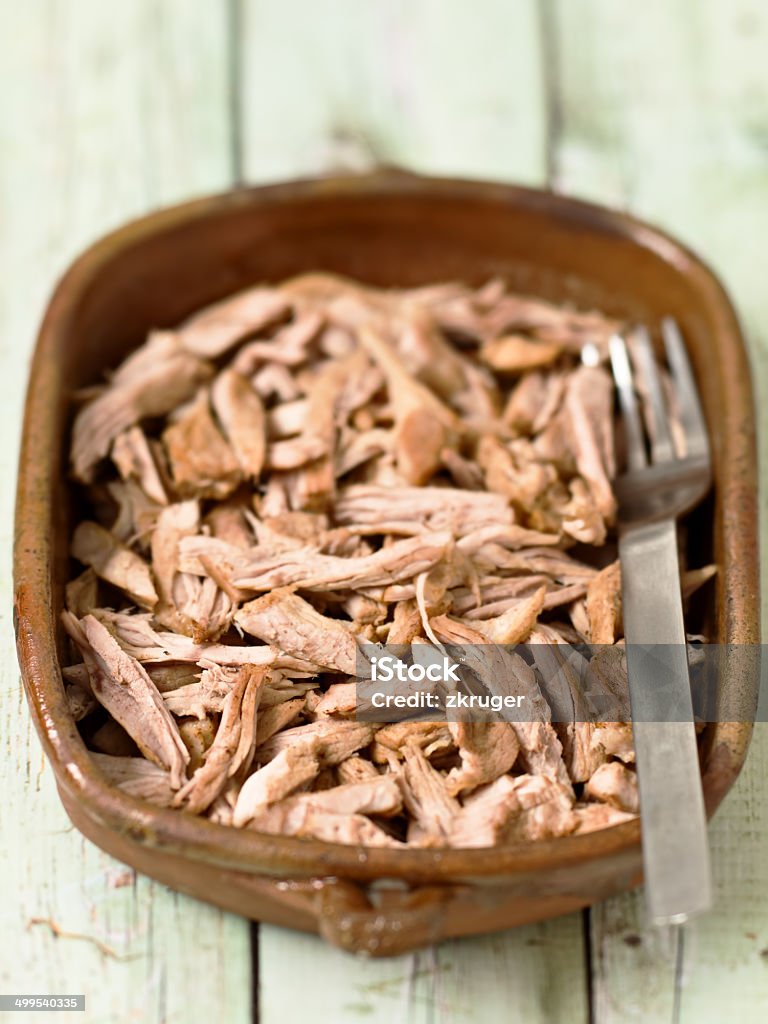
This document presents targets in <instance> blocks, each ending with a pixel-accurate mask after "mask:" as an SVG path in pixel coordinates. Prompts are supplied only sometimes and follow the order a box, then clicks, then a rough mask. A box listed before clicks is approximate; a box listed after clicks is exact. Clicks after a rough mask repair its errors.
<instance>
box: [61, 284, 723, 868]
mask: <svg viewBox="0 0 768 1024" xmlns="http://www.w3.org/2000/svg"><path fill="white" fill-rule="evenodd" d="M616 327H617V325H616V324H615V323H614V322H612V321H610V320H609V319H607V318H606V317H604V316H602V315H601V314H599V313H596V312H579V311H575V310H572V309H566V308H563V307H558V306H554V305H551V304H548V303H546V302H543V301H540V300H538V299H532V298H525V297H521V296H518V295H514V294H512V293H510V292H509V291H508V290H507V288H506V286H505V284H504V283H503V282H501V281H491V282H489V283H488V284H486V285H484V286H483V287H481V288H478V289H471V288H468V287H465V286H464V285H461V284H454V283H451V284H439V285H430V286H426V287H420V288H413V289H409V290H408V289H407V290H390V291H383V290H379V289H374V288H369V287H365V286H363V285H360V284H357V283H354V282H352V281H348V280H344V279H342V278H337V277H333V276H332V275H326V274H308V275H304V276H302V277H299V278H296V279H293V280H291V281H288V282H285V283H284V284H282V285H279V286H259V287H254V288H251V289H249V290H247V291H245V292H242V293H241V294H239V295H235V296H232V297H229V298H226V299H224V300H223V301H221V302H219V303H217V304H216V305H214V306H211V307H210V308H208V309H205V310H202V311H201V312H199V313H197V314H196V315H195V316H193V317H191V318H190V319H188V320H187V321H186V322H185V323H183V324H181V325H180V326H179V327H178V328H177V329H176V330H175V331H162V332H158V331H155V332H153V333H152V334H151V335H150V336H149V338H148V340H147V341H146V343H145V344H144V345H143V346H141V347H140V348H139V349H137V350H136V351H135V352H134V353H133V354H131V355H130V356H129V357H128V358H127V359H126V360H125V361H124V362H123V363H122V365H121V366H119V367H118V368H117V369H116V370H115V371H114V372H113V373H112V374H111V376H110V378H109V381H108V383H105V384H104V385H103V386H99V387H97V388H96V389H91V390H90V391H89V392H88V393H87V394H86V395H85V396H84V398H85V401H84V404H83V405H82V407H81V408H80V409H79V411H78V413H77V415H76V417H75V423H74V428H73V434H72V449H71V467H72V474H73V476H74V478H75V479H76V480H77V481H78V482H79V484H80V485H81V486H82V489H83V493H84V496H85V498H86V507H87V509H88V514H87V517H86V518H85V519H84V520H83V521H82V522H80V523H79V525H77V527H76V529H75V531H74V533H73V537H72V547H71V553H72V555H73V558H74V559H75V560H76V561H77V562H78V563H80V566H81V568H79V569H78V574H77V575H76V576H75V577H74V578H73V580H72V582H71V583H70V584H69V585H68V586H67V588H66V611H65V612H64V625H65V628H66V632H67V634H68V636H69V638H70V641H71V644H72V655H73V657H72V659H71V664H70V665H69V666H68V667H67V668H66V669H65V673H64V675H65V682H66V690H67V697H68V699H69V703H70V707H71V709H72V713H73V717H74V718H75V720H76V721H77V723H78V728H80V730H81V731H82V733H83V735H84V737H85V739H86V741H87V742H88V744H89V746H90V748H91V750H93V751H94V754H93V756H94V761H95V763H96V764H97V766H98V767H99V768H100V770H101V771H102V772H103V773H104V776H105V777H106V779H107V781H108V782H109V783H110V784H111V785H113V786H115V787H117V788H119V789H121V790H122V791H124V792H125V793H127V794H130V795H132V796H133V797H136V798H139V799H142V800H146V801H149V802H150V803H154V804H156V805H160V806H163V807H169V808H175V809H176V810H177V811H178V813H188V814H196V815H201V816H205V817H207V818H208V819H209V820H211V821H214V822H218V823H222V824H224V825H228V826H230V827H235V828H251V829H256V830H260V831H262V832H267V833H273V834H281V835H287V836H295V837H299V838H302V837H304V838H315V839H321V840H325V841H329V842H338V843H352V844H362V845H370V846H381V847H387V848H392V849H397V848H403V847H406V846H411V847H413V846H416V847H419V846H423V847H434V846H445V845H449V846H454V847H479V846H488V845H492V844H496V843H510V842H517V843H523V842H530V841H535V840H537V839H546V838H553V837H557V836H562V835H566V834H569V833H583V832H588V831H592V830H594V829H599V828H604V827H607V826H610V825H613V824H615V823H618V822H622V821H627V820H630V819H631V818H632V817H633V816H635V815H636V814H637V813H638V797H637V784H636V777H635V773H634V749H633V743H632V731H631V726H630V725H628V724H627V722H626V721H624V722H608V723H603V722H598V723H594V724H593V723H592V722H590V721H588V720H587V718H588V711H589V701H590V700H591V699H593V698H594V699H598V698H601V697H605V696H606V695H607V696H615V695H616V694H618V693H619V692H620V691H621V686H622V684H625V683H626V666H625V663H624V658H623V648H622V643H621V641H622V620H621V574H620V567H619V563H618V560H617V559H616V553H615V542H614V541H613V539H612V538H613V533H612V530H613V526H614V518H615V513H616V502H615V498H614V495H613V490H612V485H611V480H612V477H613V475H614V472H615V463H616V457H615V453H614V447H613V439H614V429H613V387H612V382H611V377H610V374H609V372H608V370H607V368H606V366H605V358H606V351H607V341H608V338H609V336H610V334H611V332H612V331H614V330H615V329H616ZM586 343H589V344H590V345H591V347H592V349H593V352H597V354H598V357H597V359H591V360H590V361H589V362H590V365H589V366H587V365H582V364H581V362H580V360H579V355H580V352H581V350H582V346H583V345H584V344H586ZM594 363H596V364H597V365H593V364H594ZM713 571H714V569H713V568H712V567H708V568H705V569H700V570H695V571H693V572H688V573H686V575H685V578H684V589H685V592H686V594H687V593H690V592H691V591H692V590H693V589H695V588H696V587H697V586H700V585H703V584H704V583H705V582H706V581H707V579H709V577H710V576H711V575H712V572H713ZM574 640H575V641H579V642H584V643H585V644H598V645H603V647H604V649H603V650H602V651H600V652H599V653H598V654H596V655H595V656H594V657H593V658H592V660H591V661H590V662H589V663H587V664H586V665H584V664H579V663H577V662H576V661H575V660H573V659H572V658H571V659H570V660H569V657H568V656H567V654H566V653H565V652H566V651H567V648H566V647H564V646H563V645H564V644H565V643H571V642H573V641H574ZM526 641H532V642H534V643H535V644H536V645H537V646H538V653H537V654H536V655H535V656H532V657H529V658H528V659H527V660H526V658H524V657H522V656H520V654H518V653H515V652H511V651H507V650H504V647H503V645H508V644H517V643H522V642H526ZM372 643H373V644H382V643H384V644H387V645H393V644H395V645H396V644H410V645H413V650H414V651H415V652H416V653H415V654H414V660H418V661H419V662H420V663H421V664H425V665H426V664H428V663H429V661H430V658H433V657H434V655H435V654H436V653H438V654H441V653H442V652H443V650H444V648H443V645H444V644H470V645H473V646H472V652H473V653H472V654H471V657H470V661H471V663H472V666H471V667H473V668H474V669H476V670H477V671H481V670H482V671H484V674H485V676H486V678H490V679H491V680H492V686H493V692H494V693H495V694H497V695H500V696H502V697H503V696H504V695H505V694H515V693H517V694H524V695H525V700H526V701H527V705H528V707H529V708H531V709H533V715H532V716H531V715H530V714H529V716H528V718H527V719H520V720H518V719H514V720H512V719H510V720H502V719H500V718H497V719H495V720H490V719H487V720H482V721H477V720H470V719H459V720H457V721H450V722H446V721H427V720H424V719H421V720H416V719H411V720H405V721H403V720H397V721H390V722H389V723H386V722H373V721H358V720H357V716H358V712H359V710H360V705H359V702H358V689H357V686H356V683H355V682H354V679H355V676H356V674H357V673H356V669H357V665H358V664H359V661H358V659H359V658H360V657H361V656H362V654H363V651H362V646H361V645H365V644H372ZM500 645H501V646H500ZM585 679H587V680H588V683H585V682H584V680H585ZM561 712H562V714H563V715H565V716H566V717H567V715H568V714H569V713H570V714H571V719H572V720H571V721H570V722H564V720H563V717H562V715H561ZM574 719H575V720H574Z"/></svg>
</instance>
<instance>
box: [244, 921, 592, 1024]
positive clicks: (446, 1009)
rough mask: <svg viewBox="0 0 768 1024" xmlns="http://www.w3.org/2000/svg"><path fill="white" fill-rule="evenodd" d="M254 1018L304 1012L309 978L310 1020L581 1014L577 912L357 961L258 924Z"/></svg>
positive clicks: (441, 1023)
mask: <svg viewBox="0 0 768 1024" xmlns="http://www.w3.org/2000/svg"><path fill="white" fill-rule="evenodd" d="M260 936H261V938H260V943H259V951H260V959H259V969H260V978H261V981H260V986H259V988H260V1017H259V1020H260V1022H261V1024H278V1022H283V1021H289V1022H292V1021H299V1020H302V1019H305V1017H306V1012H307V1003H305V1002H303V1001H300V1000H299V999H298V998H297V993H296V977H297V976H298V975H301V977H302V978H304V979H312V995H311V997H309V999H310V1000H311V1006H312V1015H313V1019H314V1020H316V1021H323V1022H325V1021H328V1022H331V1021H333V1022H336V1021H339V1022H345V1021H350V1022H351V1021H363V1020H364V1021H366V1022H367V1024H388V1022H390V1021H397V1022H398V1024H399V1022H401V1021H402V1022H408V1024H454V1022H455V1024H486V1022H487V1021H502V1020H506V1019H511V1017H512V1015H514V1019H515V1020H519V1021H525V1024H529V1022H531V1024H535V1022H537V1021H542V1022H543V1021H547V1022H553V1024H559V1022H561V1021H562V1022H563V1024H572V1022H573V1024H576V1022H580V1021H586V1020H587V992H586V985H585V983H584V982H585V966H586V965H585V960H584V956H583V944H582V918H581V915H580V914H571V915H569V916H568V917H563V918H560V919H558V920H556V921H545V922H541V923H538V924H533V925H528V926H526V927H523V928H516V929H514V930H511V931H508V932H500V933H498V934H496V935H485V936H482V937H479V938H476V939H459V940H452V941H450V942H446V943H443V944H442V945H440V946H438V947H432V948H430V949H426V950H422V951H421V952H418V953H415V954H413V955H410V956H403V957H396V958H394V959H388V960H373V961H371V960H362V959H355V958H353V957H351V956H349V955H348V954H346V953H342V952H339V951H338V950H336V949H332V948H331V947H329V946H327V945H324V944H323V943H322V942H321V941H320V939H317V938H315V937H314V936H307V935H296V934H295V933H291V932H288V931H285V930H284V929H282V928H272V927H263V928H261V930H260Z"/></svg>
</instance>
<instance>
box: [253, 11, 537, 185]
mask: <svg viewBox="0 0 768 1024" xmlns="http://www.w3.org/2000/svg"><path fill="white" fill-rule="evenodd" d="M241 7H242V29H243V35H242V38H243V48H242V56H241V66H242V83H243V101H242V110H243V115H242V116H243V151H244V162H245V172H246V176H247V178H248V179H249V180H250V181H254V182H258V181H266V180H272V179H276V178H281V177H284V178H287V177H296V176H300V175H307V174H321V173H328V172H330V171H333V170H364V169H367V168H369V167H371V166H372V165H374V164H376V163H401V164H403V165H405V166H407V167H409V168H411V169H413V170H419V171H432V172H434V173H438V174H455V175H467V176H477V177H490V178H501V179H515V180H518V181H521V182H531V183H539V182H540V181H541V180H542V178H543V175H544V168H545V128H546V122H545V119H544V116H543V115H544V108H543V92H542V69H541V63H540V54H541V48H540V46H539V39H538V29H539V25H538V14H537V4H536V3H535V2H534V0H516V2H515V3H513V4H510V3H505V2H504V0H483V2H482V3H481V4H480V5H479V8H480V9H478V5H476V4H468V3H465V2H464V0H420V2H419V3H415V4H414V3H409V2H408V0H387V2H386V3H379V2H377V0H318V2H316V3H314V4H307V3H304V2H302V0H283V2H281V3H279V4H276V3H273V2H270V0H242V4H241Z"/></svg>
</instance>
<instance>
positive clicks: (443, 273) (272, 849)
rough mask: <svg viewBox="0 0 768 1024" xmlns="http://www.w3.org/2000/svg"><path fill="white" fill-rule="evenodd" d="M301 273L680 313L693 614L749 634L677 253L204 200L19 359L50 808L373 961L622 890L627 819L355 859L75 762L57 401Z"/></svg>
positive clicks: (85, 284) (32, 636) (32, 632)
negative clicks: (63, 622)
mask: <svg viewBox="0 0 768 1024" xmlns="http://www.w3.org/2000/svg"><path fill="white" fill-rule="evenodd" d="M315 269H323V270H329V271H337V272H339V273H342V274H347V275H350V276H352V277H355V278H360V279H361V280H363V281H368V282H371V283H373V284H378V285H415V284H420V283H426V282H434V281H439V280H443V279H446V278H460V279H464V280H466V281H468V282H469V283H480V282H482V281H483V280H485V279H487V278H488V277H490V276H492V275H497V274H498V275H501V276H503V277H504V278H506V279H507V280H508V281H509V282H510V284H511V285H513V286H514V287H516V288H518V289H519V290H521V291H528V292H532V293H534V294H539V295H542V296H544V297H546V298H550V299H554V300H567V299H573V300H575V301H577V302H578V303H579V304H580V305H586V306H590V305H593V304H594V305H599V306H600V307H601V308H603V309H604V310H605V311H606V312H608V313H610V314H619V315H623V316H629V317H631V318H637V319H644V320H647V321H651V322H654V321H656V320H658V318H659V317H660V316H661V315H663V314H671V315H673V316H675V317H677V319H678V320H679V322H680V323H681V325H682V327H683V329H684V331H685V334H686V337H687V339H688V342H689V345H690V348H691V355H692V358H693V362H694V364H695V369H696V372H697V374H698V378H699V382H700V385H701V390H702V394H703V399H704V403H705V406H706V411H707V416H708V420H709V424H710V428H711V434H712V446H713V455H714V463H715V490H714V498H713V500H712V501H711V502H710V503H709V506H708V507H707V508H705V509H704V510H703V511H700V512H699V513H697V514H696V515H695V517H694V519H693V521H692V524H691V528H690V529H689V531H688V534H689V542H690V543H691V544H692V545H693V546H694V547H695V548H696V549H697V550H696V552H695V557H697V558H706V557H712V556H714V558H715V559H716V560H717V562H718V563H719V565H720V567H721V571H720V574H719V578H718V583H717V588H716V590H717V592H716V594H714V598H713V599H712V601H711V607H709V608H708V609H704V611H703V614H704V616H705V619H706V620H707V623H708V627H709V629H710V630H711V632H710V635H712V636H716V638H717V639H718V640H719V641H720V642H729V643H743V644H748V643H749V644H755V643H757V642H758V639H759V636H758V628H759V627H758V621H759V620H758V566H757V562H756V558H755V555H754V552H755V551H756V550H757V499H756V460H755V441H754V425H753V411H752V394H751V387H750V379H749V371H748V367H747V361H746V357H745V353H744V346H743V342H742V338H741V335H740V332H739V327H738V324H737V322H736V319H735V316H734V313H733V310H732V309H731V306H730V303H729V301H728V299H727V297H726V296H725V294H724V293H723V290H722V288H721V287H720V285H719V284H718V282H717V281H716V279H715V278H714V277H713V275H712V274H711V273H710V271H709V270H708V269H707V268H706V267H705V266H703V265H702V263H701V262H699V260H698V259H696V258H695V257H694V256H693V255H692V254H691V253H690V252H688V251H687V250H685V249H684V248H683V247H681V246H680V245H678V244H677V243H676V242H675V241H673V240H672V239H670V238H669V237H667V236H666V235H664V234H662V233H660V232H658V231H656V230H654V229H652V228H650V227H648V226H646V225H644V224H641V223H639V222H637V221H635V220H632V219H630V218H628V217H625V216H622V215H620V214H617V213H612V212H609V211H607V210H604V209H600V208H598V207H595V206H590V205H586V204H583V203H579V202H575V201H572V200H568V199H563V198H560V197H557V196H554V195H551V194H548V193H543V192H534V191H528V190H524V189H518V188H512V187H507V186H501V185H488V184H481V183H470V182H461V181H449V180H432V179H425V178H415V177H412V176H410V175H404V174H400V173H395V172H381V173H378V174H374V175H372V176H370V177H363V178H352V179H347V178H345V179H331V180H324V181H319V182H299V183H292V184H286V185H278V186H274V187H268V188H256V189H250V190H242V191H236V192H232V193H230V194H227V195H223V196H217V197H214V198H212V199H204V200H201V201H198V202H193V203H189V204H186V205H184V206H179V207H176V208H175V209H171V210H166V211H163V212H161V213H157V214H154V215H152V216H149V217H146V218H144V219H142V220H139V221H137V222H135V223H132V224H129V225H128V226H127V227H125V228H122V229H121V230H119V231H117V232H115V233H114V234H112V235H110V236H109V237H107V238H105V239H104V240H103V241H101V242H99V243H97V244H96V245H95V246H93V248H91V249H90V250H89V251H88V252H86V253H85V255H83V256H81V257H80V259H79V260H77V262H76V263H75V264H74V265H73V266H72V267H71V269H70V270H69V271H68V273H67V274H66V275H65V277H64V279H63V280H62V281H61V283H60V284H59V287H58V288H57V290H56V293H55V295H54V296H53V298H52V300H51V304H50V306H49V308H48V311H47V313H46V316H45V320H44V323H43V326H42V329H41V331H40V337H39V340H38V344H37V350H36V353H35V358H34V363H33V367H32V376H31V380H30V385H29V396H28V399H27V407H26V419H25V425H24V440H23V448H22V452H21V464H20V478H19V485H18V503H17V510H16V549H15V588H16V589H15V602H16V629H17V638H18V650H19V658H20V662H21V669H22V674H23V678H24V684H25V687H26V690H27V696H28V699H29V703H30V706H31V709H32V714H33V717H34V719H35V724H36V725H37V728H38V730H39V732H40V735H41V737H42V741H43V744H44V747H45V750H46V753H47V755H48V757H49V758H50V760H51V763H52V765H53V768H54V771H55V774H56V780H57V783H58V787H59V791H60V793H61V798H62V801H63V802H64V805H65V807H66V809H67V812H68V814H69V816H70V817H71V819H72V821H73V822H74V824H75V825H76V826H77V827H78V828H79V829H80V830H81V831H82V832H83V833H84V834H85V835H86V836H88V838H90V839H91V840H92V841H93V842H95V843H97V844H98V845H99V846H101V847H102V848H103V849H105V850H107V851H109V852H110V853H111V854H113V855H114V856H116V857H118V858H119V859H120V860H122V861H125V862H126V863H127V864H131V865H133V866H134V867H136V868H137V869H138V870H140V871H143V872H145V873H146V874H149V875H152V876H154V877H155V878H158V879H160V880H161V881H163V882H165V883H167V884H168V885H171V886H173V887H174V888H177V889H180V890H182V891H184V892H187V893H191V894H193V895H195V896H198V897H200V898H201V899H204V900H208V901H209V902H211V903H215V904H218V905H219V906H221V907H225V908H227V909H229V910H233V911H236V912H237V913H242V914H247V915H249V916H250V917H253V918H256V919H259V920H265V921H272V922H276V923H278V924H282V925H287V926H290V927H294V928H301V929H305V930H308V931H320V932H321V934H323V935H324V936H325V937H326V938H327V939H329V940H330V941H331V942H334V943H336V944H338V945H340V946H343V947H344V948H346V949H349V950H359V951H365V952H368V953H370V954H374V955H385V954H390V953H397V952H402V951H404V950H408V949H412V948H414V947H416V946H420V945H424V944H425V943H429V942H433V941H436V940H440V939H443V938H446V937H448V936H453V935H465V934H471V933H475V932H482V931H490V930H493V929H498V928H503V927H508V926H510V925H515V924H519V923H523V922H526V921H531V920H535V919H538V918H544V917H549V916H554V915H556V914H562V913H566V912H568V911H572V910H575V909H577V908H579V907H583V906H585V905H587V904H590V903H593V902H595V901H597V900H601V899H603V898H604V897H606V896H609V895H611V894H612V893H616V892H619V891H620V890H623V889H627V888H629V887H631V886H634V885H637V884H638V882H639V881H640V880H641V860H640V828H639V825H638V823H637V822H634V823H629V824H626V825H619V826H615V827H613V828H610V829H606V830H604V831H602V832H597V833H592V834H589V835H584V836H571V837H565V838H561V839H556V840H551V841H546V842H541V843H538V844H535V845H526V846H523V847H520V846H504V847H500V848H494V849H479V850H468V851H464V850H443V851H437V850H409V851H404V852H399V851H397V852H393V851H390V850H386V849H368V850H360V849H358V848H356V847H351V846H340V845H336V844H329V843H321V842H317V841H303V840H299V839H291V838H283V837H276V836H268V835H261V834H258V833H256V832H252V831H247V830H245V831H240V830H235V829H230V828H225V827H224V826H221V825H216V824H212V823H210V822H208V821H204V820H200V819H198V818H195V817H193V816H191V815H186V814H183V813H180V812H178V811H171V810H161V809H157V808H155V807H152V806H151V805H149V804H147V803H144V802H143V801H140V800H137V799H134V798H132V797H129V796H126V795H124V794H123V793H121V792H119V791H118V790H115V789H112V788H110V787H109V786H108V785H107V784H106V783H105V782H104V781H103V779H102V778H101V776H100V775H99V773H98V772H97V771H96V770H95V769H94V768H93V767H92V766H91V762H90V760H89V756H88V753H87V751H86V749H85V746H84V745H83V742H82V741H81V739H80V736H79V734H78V731H77V728H76V726H75V723H74V722H73V720H72V717H71V715H70V712H69V709H68V705H67V702H66V700H65V696H64V689H63V685H62V679H61V672H60V661H59V652H60V649H61V643H62V631H61V629H60V628H59V612H60V609H61V604H62V595H63V584H64V581H65V579H66V578H67V572H68V557H67V548H68V531H69V523H70V517H71V511H72V510H71V508H70V504H71V499H70V497H69V491H68V485H67V481H66V477H65V472H66V470H65V467H66V451H67V447H68V442H67V434H68V425H69V421H70V403H69V397H68V396H69V395H70V394H71V392H72V391H73V389H74V388H77V387H79V386H81V385H84V384H89V383H92V382H93V381H95V380H96V379H97V378H99V377H100V375H101V373H102V371H103V370H104V369H105V368H107V367H109V366H113V365H115V364H116V363H117V362H118V361H119V360H120V359H122V357H123V356H124V355H125V354H126V353H127V352H128V350H129V349H130V348H131V347H132V346H133V345H135V344H137V343H139V342H140V341H141V340H143V337H144V335H145V333H146V331H147V329H148V328H150V327H155V326H171V325H174V324H175V323H177V322H178V321H179V320H180V319H181V318H182V317H184V316H185V315H186V314H188V313H190V312H191V311H192V310H195V309H197V308H198V307H200V306H204V305H206V304H208V303H210V302H212V301H214V300H216V299H218V298H220V297H223V296H225V295H227V294H229V293H231V292H233V291H236V290H238V289H240V288H242V287H244V286H246V285H248V284H251V283H253V282H256V281H261V280H267V281H278V280H280V279H281V278H284V277H287V276H290V275H292V274H296V273H299V272H301V271H306V270H315ZM694 564H700V562H696V563H694ZM712 589H713V593H714V589H715V588H712ZM720 684H721V685H720V693H721V702H722V707H723V709H727V710H724V711H721V713H720V715H719V718H720V719H721V721H719V722H717V723H715V724H712V725H710V726H708V727H707V730H706V732H705V734H704V737H703V742H702V761H703V775H704V787H705V792H706V800H707V806H708V809H709V811H710V813H712V812H713V811H714V810H715V808H716V807H717V805H718V803H719V802H720V800H721V799H722V797H723V796H724V794H725V793H726V792H727V790H728V789H729V787H730V786H731V784H732V783H733V781H734V779H735V777H736V775H737V774H738V771H739V769H740V768H741V765H742V763H743V761H744V757H745V754H746V750H747V746H748V742H749V737H750V733H751V725H750V724H749V723H750V721H751V714H752V709H753V707H754V703H755V699H756V690H757V672H756V671H750V670H749V669H747V670H745V669H744V663H743V662H738V663H735V662H733V663H732V662H729V664H728V667H726V669H725V670H724V676H723V678H722V679H721V681H720ZM725 718H728V719H730V721H724V719H725Z"/></svg>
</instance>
